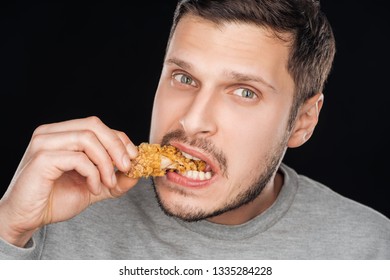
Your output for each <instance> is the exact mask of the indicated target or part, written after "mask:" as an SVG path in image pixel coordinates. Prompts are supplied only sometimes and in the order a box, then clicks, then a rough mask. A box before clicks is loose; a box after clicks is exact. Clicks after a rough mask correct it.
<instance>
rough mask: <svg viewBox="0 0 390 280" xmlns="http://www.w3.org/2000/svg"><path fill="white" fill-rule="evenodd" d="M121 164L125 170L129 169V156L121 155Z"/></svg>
mask: <svg viewBox="0 0 390 280" xmlns="http://www.w3.org/2000/svg"><path fill="white" fill-rule="evenodd" d="M122 164H123V167H124V168H125V169H126V170H128V169H130V165H131V162H130V158H129V155H127V154H125V155H123V158H122Z"/></svg>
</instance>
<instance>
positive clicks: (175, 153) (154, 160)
mask: <svg viewBox="0 0 390 280" xmlns="http://www.w3.org/2000/svg"><path fill="white" fill-rule="evenodd" d="M137 148H138V156H137V157H136V158H135V159H134V160H132V168H131V170H130V171H129V172H127V173H126V175H127V176H129V177H131V178H140V177H149V176H164V175H165V173H166V172H167V171H169V170H176V171H178V172H179V173H183V172H185V171H189V170H196V171H204V170H205V168H206V163H205V162H204V161H202V160H195V159H189V158H186V157H185V156H183V154H182V153H181V152H180V151H179V150H178V149H177V148H176V147H174V146H171V145H165V146H161V145H159V144H149V143H146V142H143V143H141V144H140V145H139V146H138V147H137Z"/></svg>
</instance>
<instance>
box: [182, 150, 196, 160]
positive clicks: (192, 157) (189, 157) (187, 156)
mask: <svg viewBox="0 0 390 280" xmlns="http://www.w3.org/2000/svg"><path fill="white" fill-rule="evenodd" d="M181 153H182V154H183V156H184V157H186V158H188V159H193V160H200V158H197V157H194V156H191V155H190V154H187V153H185V152H181Z"/></svg>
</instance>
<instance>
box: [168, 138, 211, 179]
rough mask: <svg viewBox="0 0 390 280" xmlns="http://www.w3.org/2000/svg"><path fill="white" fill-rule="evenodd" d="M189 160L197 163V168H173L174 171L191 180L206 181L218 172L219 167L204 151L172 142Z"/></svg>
mask: <svg viewBox="0 0 390 280" xmlns="http://www.w3.org/2000/svg"><path fill="white" fill-rule="evenodd" d="M172 145H173V146H175V147H176V148H177V149H178V151H179V152H180V153H181V154H182V155H183V157H184V158H185V159H186V161H188V162H193V163H195V164H196V165H197V168H195V169H192V170H180V169H172V170H170V171H171V172H173V173H176V174H178V175H180V176H182V177H185V178H186V179H188V180H190V181H198V182H199V181H202V182H206V181H209V180H211V179H212V178H213V177H214V176H215V175H216V173H217V170H218V169H217V167H216V165H215V164H214V163H213V162H212V160H211V159H210V158H209V157H208V156H207V155H206V154H204V153H202V152H200V151H197V150H194V149H192V148H189V147H185V146H183V145H181V144H179V143H174V144H172Z"/></svg>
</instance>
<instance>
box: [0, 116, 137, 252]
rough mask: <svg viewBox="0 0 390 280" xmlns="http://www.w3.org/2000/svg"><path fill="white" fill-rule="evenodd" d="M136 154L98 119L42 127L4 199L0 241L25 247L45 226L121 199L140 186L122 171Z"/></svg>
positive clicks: (124, 139)
mask: <svg viewBox="0 0 390 280" xmlns="http://www.w3.org/2000/svg"><path fill="white" fill-rule="evenodd" d="M136 156H137V149H136V147H135V146H134V144H133V143H132V142H131V141H130V139H129V138H128V137H127V136H126V134H125V133H123V132H120V131H116V130H113V129H111V128H109V127H107V126H106V125H105V124H104V123H103V122H102V121H101V120H100V119H99V118H97V117H88V118H84V119H76V120H70V121H64V122H59V123H53V124H47V125H42V126H40V127H38V128H37V129H36V130H35V131H34V133H33V136H32V138H31V141H30V143H29V146H28V148H27V150H26V152H25V154H24V156H23V158H22V160H21V162H20V164H19V166H18V168H17V170H16V172H15V174H14V177H13V179H12V181H11V184H10V185H9V187H8V189H7V191H6V193H5V194H4V196H3V198H2V199H1V200H0V225H1V227H0V237H2V238H3V239H4V240H6V241H8V242H10V243H12V244H14V245H16V246H20V247H23V246H24V245H25V244H26V243H27V242H28V240H29V239H30V238H31V236H32V235H33V233H34V232H35V231H36V230H37V229H38V228H40V227H41V226H43V225H45V224H49V223H55V222H60V221H65V220H68V219H70V218H72V217H74V216H76V215H77V214H79V213H80V212H82V211H83V210H84V209H85V208H87V207H88V206H89V205H91V204H92V203H94V202H97V201H100V200H103V199H107V198H114V197H119V196H121V195H123V194H124V193H126V192H127V191H128V190H129V189H130V188H132V187H133V186H134V185H135V184H136V182H137V179H132V178H128V177H127V176H125V175H124V174H123V173H122V172H127V171H129V170H130V168H131V161H130V159H133V158H135V157H136ZM114 166H115V167H116V168H117V169H118V170H120V171H122V172H115V167H114Z"/></svg>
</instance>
